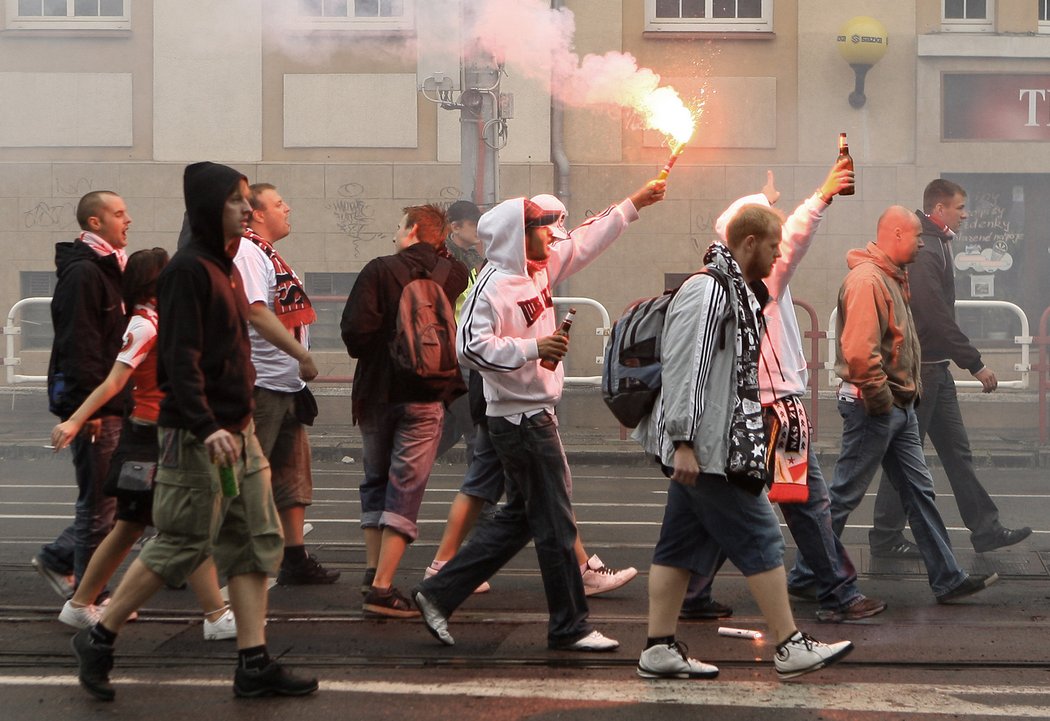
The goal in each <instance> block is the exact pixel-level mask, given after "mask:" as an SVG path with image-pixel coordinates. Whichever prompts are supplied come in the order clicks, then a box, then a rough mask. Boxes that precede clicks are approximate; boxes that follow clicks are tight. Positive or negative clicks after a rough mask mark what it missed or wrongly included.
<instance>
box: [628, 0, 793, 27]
mask: <svg viewBox="0 0 1050 721" xmlns="http://www.w3.org/2000/svg"><path fill="white" fill-rule="evenodd" d="M645 29H646V30H651V31H657V32H675V31H677V32H761V33H768V32H773V0H645Z"/></svg>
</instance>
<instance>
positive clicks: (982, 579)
mask: <svg viewBox="0 0 1050 721" xmlns="http://www.w3.org/2000/svg"><path fill="white" fill-rule="evenodd" d="M998 580H999V574H998V573H993V574H991V575H988V576H984V575H976V574H972V573H971V574H970V575H969V576H967V577H966V578H965V579H964V580H963V582H962V583H960V584H959V585H958V586H956V587H955V588H953V589H952V590H950V591H948V592H947V593H942V594H941V595H940V596H938V597H937V603H948V602H950V601H955V600H956V599H960V598H965V597H966V596H972V595H973V594H975V593H977V592H978V591H983V590H984V589H986V588H988V587H989V586H991V585H992V584H993V583H995V582H996V581H998Z"/></svg>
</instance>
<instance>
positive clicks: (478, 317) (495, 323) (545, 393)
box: [456, 198, 638, 417]
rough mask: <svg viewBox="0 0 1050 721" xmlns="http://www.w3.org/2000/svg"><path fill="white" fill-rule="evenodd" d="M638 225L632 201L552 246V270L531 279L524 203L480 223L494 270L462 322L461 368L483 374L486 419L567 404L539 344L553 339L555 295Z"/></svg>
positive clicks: (508, 203)
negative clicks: (632, 225) (541, 358)
mask: <svg viewBox="0 0 1050 721" xmlns="http://www.w3.org/2000/svg"><path fill="white" fill-rule="evenodd" d="M637 219H638V211H637V210H636V209H635V207H634V203H632V202H631V200H630V198H628V199H626V200H624V201H623V202H622V203H620V204H619V205H614V206H611V207H610V208H608V209H607V210H606V211H605V212H604V213H601V214H600V215H596V216H593V217H591V218H588V219H587V221H586V222H584V223H583V224H582V225H580V226H579V227H577V228H575V229H574V230H573V231H572V233H571V236H572V237H571V238H570V239H568V240H556V241H555V242H552V243H551V245H550V259H549V260H548V262H547V267H546V269H543V270H539V271H537V272H536V273H535V274H534V275H532V276H530V275H529V273H528V270H527V265H526V260H525V198H513V199H511V200H505V201H503V202H502V203H500V204H499V205H497V206H496V207H494V208H492V209H491V210H489V211H488V212H487V213H485V214H484V215H482V216H481V219H480V220H479V221H478V237H479V238H480V239H481V241H482V242H483V243H484V244H485V257H486V258H488V264H487V265H486V266H485V267H484V269H482V271H481V273H480V275H479V276H478V280H477V282H476V283H475V284H474V287H473V288H472V289H471V291H470V294H469V295H468V296H467V299H466V301H465V302H464V303H463V310H462V311H461V313H460V317H459V329H458V331H457V334H456V335H457V338H456V350H457V352H458V354H459V362H460V363H462V364H463V365H465V366H467V367H469V368H474V369H476V370H478V371H480V372H481V375H482V378H483V379H484V381H485V400H486V402H487V403H488V415H490V416H495V417H514V416H519V415H520V414H525V415H532V414H533V413H535V412H537V411H540V410H542V409H553V408H554V407H555V406H556V405H557V404H558V401H559V400H561V392H562V380H563V378H564V373H565V372H564V369H563V367H562V364H561V363H559V364H558V366H557V367H556V368H555V369H554V370H553V371H549V370H546V369H545V368H541V367H540V364H539V351H538V347H537V344H536V341H537V339H538V338H543V337H546V336H549V335H551V334H553V333H554V331H555V330H556V328H557V324H558V319H557V318H555V315H554V303H553V301H552V299H551V290H550V289H551V288H552V287H553V286H556V285H557V284H558V283H561V282H562V281H564V280H565V279H566V278H568V277H569V276H570V275H572V274H573V273H576V272H577V271H579V270H582V269H584V268H586V267H587V265H589V264H590V263H591V261H593V260H594V259H595V258H597V257H598V256H599V255H601V254H602V252H603V251H604V250H605V249H606V248H608V247H609V246H610V245H611V244H612V242H613V241H614V240H616V239H617V238H618V237H620V234H621V233H623V231H624V229H625V228H626V227H627V225H628V223H632V222H634V221H635V220H637Z"/></svg>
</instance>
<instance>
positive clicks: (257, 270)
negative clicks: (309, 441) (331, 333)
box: [233, 238, 310, 393]
mask: <svg viewBox="0 0 1050 721" xmlns="http://www.w3.org/2000/svg"><path fill="white" fill-rule="evenodd" d="M233 262H234V263H235V264H236V265H237V269H238V270H239V271H240V272H241V279H242V280H243V282H244V294H245V295H246V296H247V297H248V302H249V303H260V302H262V303H266V307H267V308H269V309H270V310H271V311H272V310H273V309H274V305H273V295H274V291H275V290H276V288H277V273H275V272H274V269H273V263H272V262H271V261H270V259H269V258H267V257H266V253H264V252H263V251H262V249H261V248H260V247H259V246H257V245H256V244H255V243H253V242H252V241H250V240H248V239H247V238H245V239H242V240H241V246H240V249H239V250H238V251H237V257H236V258H234V259H233ZM300 328H301V330H300V332H299V338H300V342H301V343H302V344H303V346H305V347H306V348H309V347H310V326H307V325H304V326H300ZM248 337H249V339H250V340H251V344H252V365H254V366H255V385H257V386H259V387H261V388H266V389H268V390H271V391H281V392H284V393H294V392H296V391H298V390H301V389H302V388H303V386H305V385H306V384H305V383H304V382H303V380H302V378H300V377H299V362H298V361H297V360H295V358H292V357H291V356H290V355H288V354H287V353H285V352H284V351H283V350H281V349H279V348H277V346H275V345H273V344H272V343H270V342H269V341H267V340H266V339H265V338H263V337H262V336H261V335H259V334H258V332H256V330H255V328H254V327H253V326H252V325H251V324H250V323H249V324H248Z"/></svg>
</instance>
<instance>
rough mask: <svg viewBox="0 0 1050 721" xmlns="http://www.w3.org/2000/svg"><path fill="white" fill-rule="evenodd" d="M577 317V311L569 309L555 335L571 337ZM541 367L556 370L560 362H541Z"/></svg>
mask: <svg viewBox="0 0 1050 721" xmlns="http://www.w3.org/2000/svg"><path fill="white" fill-rule="evenodd" d="M575 317H576V309H575V308H569V312H568V313H566V314H565V320H563V321H562V322H561V325H560V326H558V330H556V331H554V334H555V335H563V336H565V337H566V338H568V337H569V329H570V328H572V321H573V319H574V318H575ZM540 365H541V366H542V367H544V368H546V369H547V370H549V371H552V370H554V369H555V368H557V367H558V361H550V360H541V361H540Z"/></svg>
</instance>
